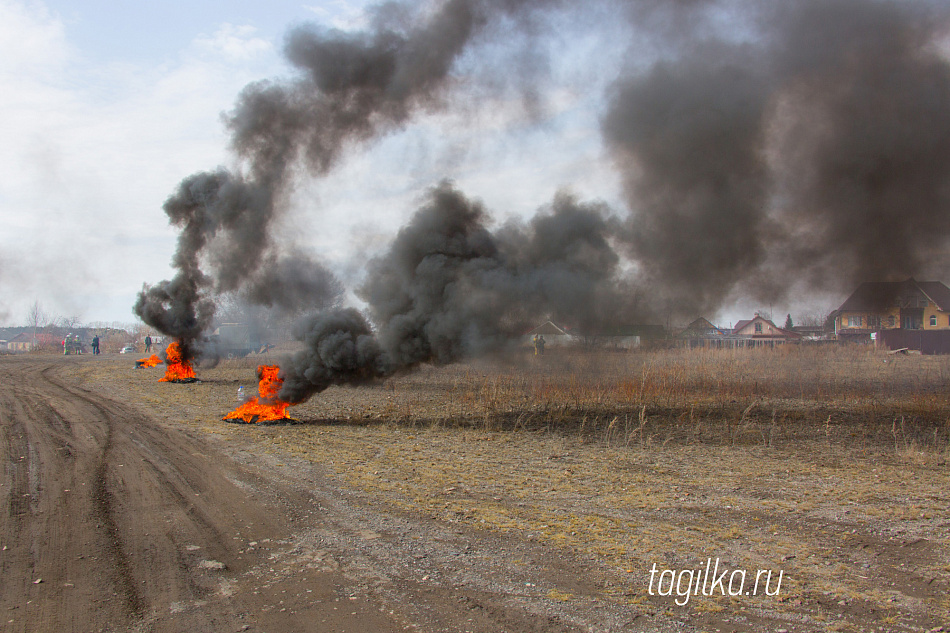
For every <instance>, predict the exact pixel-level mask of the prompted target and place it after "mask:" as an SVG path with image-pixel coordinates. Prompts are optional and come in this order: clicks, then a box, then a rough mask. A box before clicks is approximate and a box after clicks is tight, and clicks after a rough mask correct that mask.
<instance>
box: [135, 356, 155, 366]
mask: <svg viewBox="0 0 950 633" xmlns="http://www.w3.org/2000/svg"><path fill="white" fill-rule="evenodd" d="M161 362H162V359H161V358H159V357H158V356H157V355H156V354H152V355H151V356H149V357H148V358H141V359H139V360H137V361H135V366H136V367H155V366H156V365H158V364H160V363H161Z"/></svg>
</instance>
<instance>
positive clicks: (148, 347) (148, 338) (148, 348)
mask: <svg viewBox="0 0 950 633" xmlns="http://www.w3.org/2000/svg"><path fill="white" fill-rule="evenodd" d="M151 351H152V337H151V336H149V335H148V334H146V335H145V353H146V354H148V353H149V352H151Z"/></svg>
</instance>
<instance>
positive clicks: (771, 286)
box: [136, 0, 950, 401]
mask: <svg viewBox="0 0 950 633" xmlns="http://www.w3.org/2000/svg"><path fill="white" fill-rule="evenodd" d="M552 10H559V11H560V10H568V11H570V10H577V11H587V10H588V5H586V4H582V5H577V7H574V6H572V5H569V3H563V2H553V1H552V2H545V1H542V0H535V1H528V0H525V1H518V0H448V1H445V2H441V3H437V4H435V5H429V4H423V3H417V4H409V3H407V4H395V3H387V4H385V5H381V6H380V7H378V8H377V9H376V10H375V12H374V13H373V20H372V22H371V26H370V28H368V29H367V30H366V31H364V32H361V33H342V32H339V31H333V30H327V29H322V28H319V27H313V26H302V27H297V28H295V29H293V30H292V31H291V32H290V34H289V35H288V38H287V45H286V49H285V53H286V56H287V59H288V60H289V61H290V63H291V64H292V65H293V66H294V68H295V69H296V71H297V72H298V74H297V76H296V78H294V79H292V80H290V81H265V82H259V83H255V84H252V85H250V86H248V87H247V88H246V89H245V90H244V91H243V93H242V94H241V96H240V98H239V100H238V103H237V105H236V107H235V109H234V110H233V111H232V112H231V113H230V114H229V115H228V117H227V121H228V126H229V128H230V130H231V133H232V146H233V149H234V151H235V153H236V156H237V158H238V159H239V164H240V167H239V170H238V171H235V172H229V171H225V170H218V171H215V172H210V173H203V174H197V175H195V176H192V177H189V178H188V179H186V180H185V181H184V182H183V183H182V184H181V186H180V188H179V191H178V192H176V193H175V195H173V196H172V198H170V199H169V201H168V202H167V203H166V205H165V210H166V212H167V213H168V215H169V218H170V220H171V222H172V223H173V224H175V225H176V226H178V227H180V228H181V231H182V232H181V237H180V239H179V247H178V252H177V253H176V256H175V260H174V263H175V266H176V268H177V269H178V271H179V272H178V274H177V275H176V277H175V278H174V279H173V280H172V281H167V282H161V283H159V284H156V285H155V286H153V287H151V288H146V289H145V290H144V291H143V293H142V295H141V296H140V298H139V301H138V303H137V304H136V313H137V314H139V315H140V316H141V317H142V318H143V320H145V321H146V322H147V323H149V324H151V325H154V326H155V327H157V328H158V329H159V330H161V331H162V332H164V333H166V334H171V335H173V336H178V337H179V338H184V339H186V340H192V341H197V340H198V337H200V334H201V332H202V331H204V329H205V328H207V327H208V325H209V323H210V321H211V319H212V317H213V308H212V307H211V306H212V305H213V304H212V299H213V298H214V297H215V296H217V295H219V294H220V293H234V292H237V293H242V296H245V297H247V299H248V301H251V302H256V303H259V304H264V305H272V304H273V305H284V304H287V305H294V306H298V307H299V306H302V305H307V304H308V303H310V304H311V305H312V307H314V308H318V307H325V306H328V305H333V304H334V303H336V302H337V301H338V298H339V292H338V290H339V285H338V283H336V282H335V280H334V279H333V278H332V276H330V275H329V273H327V272H326V271H325V270H324V269H322V268H320V267H319V265H318V264H314V263H313V261H314V260H313V259H312V258H307V257H303V256H301V257H298V256H294V255H292V256H290V259H287V258H285V257H283V256H282V255H280V253H282V252H283V251H284V250H285V249H281V248H280V246H281V245H278V244H275V243H274V238H273V237H272V226H273V225H274V222H275V220H277V219H279V218H280V217H281V216H282V211H283V209H284V207H285V206H286V205H287V203H288V198H289V195H290V193H291V192H292V190H293V186H294V180H295V179H296V178H299V177H301V174H302V173H306V174H310V175H311V176H312V175H316V176H321V177H325V176H327V175H329V174H330V173H331V171H332V169H333V167H334V166H335V165H337V164H338V162H339V161H341V160H343V159H344V158H345V156H346V154H347V153H348V152H352V151H356V150H358V149H360V148H361V147H362V146H365V145H366V144H367V143H369V142H371V141H373V140H374V139H377V138H379V137H380V136H382V135H385V134H387V133H390V132H392V131H394V130H398V129H400V128H401V127H403V126H405V125H406V124H408V123H409V122H410V121H411V120H412V118H413V117H414V116H416V115H417V114H419V113H422V112H432V111H436V110H438V109H440V108H444V107H447V106H449V105H451V104H452V103H453V99H452V96H453V91H454V90H456V89H457V88H458V87H459V86H462V85H464V84H466V82H467V81H469V80H471V77H461V76H456V75H455V73H457V72H458V70H459V67H460V65H461V66H464V67H465V68H469V69H472V68H474V69H475V70H474V71H473V72H474V75H475V76H477V75H478V72H479V68H478V54H479V51H480V50H484V49H480V48H479V47H480V46H482V45H484V46H486V47H487V48H491V45H492V44H496V43H499V42H500V41H501V37H504V38H508V39H506V40H505V44H509V43H510V42H509V41H508V40H510V39H517V38H519V37H521V38H525V39H526V41H540V39H542V38H544V37H545V36H547V35H549V33H547V32H545V30H544V29H543V28H539V24H540V23H541V22H542V21H538V22H535V21H534V20H533V18H534V17H535V16H536V15H543V14H544V13H545V12H549V11H552ZM590 15H596V16H600V15H603V16H605V19H607V20H611V23H612V24H613V23H615V22H616V21H617V20H619V19H621V18H626V19H627V20H629V24H630V36H631V41H632V42H633V44H632V45H631V49H630V50H631V52H630V55H629V60H628V61H629V63H628V65H627V66H626V67H625V68H624V69H623V70H622V72H621V73H620V75H619V76H618V77H617V78H616V80H615V81H614V82H613V84H612V85H611V86H610V88H609V90H608V92H607V94H606V95H605V99H606V107H605V110H604V115H603V117H602V121H601V132H602V136H603V140H604V145H605V149H606V151H607V152H609V153H610V155H611V156H612V157H613V158H614V160H615V165H616V167H617V169H618V170H619V172H620V175H621V178H622V182H623V188H624V194H625V199H626V203H627V207H628V208H627V209H626V210H625V212H624V213H622V214H620V215H621V216H622V217H618V214H616V213H614V212H612V211H611V210H610V209H607V208H606V207H605V206H604V205H601V204H584V203H580V202H578V201H577V200H574V199H573V198H571V197H570V196H569V195H566V194H558V195H557V196H556V197H555V198H554V201H553V202H552V204H551V205H549V206H547V207H545V208H543V209H542V210H541V211H540V212H539V214H538V215H537V216H536V217H535V218H533V219H530V220H528V221H526V222H521V223H519V222H509V223H507V224H503V225H501V226H499V227H495V226H493V224H492V221H491V218H490V217H489V214H488V213H487V211H486V210H485V209H484V208H483V207H482V205H481V204H480V203H478V202H477V201H474V200H471V199H469V198H467V197H466V196H465V195H463V194H462V193H461V192H460V191H458V190H457V189H455V188H454V187H453V186H452V185H451V184H449V183H447V182H446V183H442V184H440V185H438V186H436V187H434V188H433V189H432V190H431V191H430V192H429V194H428V195H427V196H426V197H425V199H424V200H423V203H422V204H421V206H420V209H419V211H418V212H417V213H416V214H415V216H414V217H413V218H412V220H411V222H410V223H409V224H408V225H407V226H406V227H404V228H403V229H402V230H401V231H400V232H399V234H398V235H397V236H396V237H395V238H394V241H393V243H392V246H391V248H390V249H389V250H388V251H387V252H386V253H385V254H383V255H382V256H380V257H379V258H377V259H376V260H374V261H372V262H370V264H369V265H368V266H367V268H366V278H365V281H364V282H363V283H362V285H361V287H360V288H359V290H358V294H359V296H360V297H361V298H362V299H363V300H365V301H366V303H367V306H368V307H367V317H366V318H364V317H361V316H360V315H358V314H356V313H354V312H353V311H352V310H344V311H340V310H334V311H331V312H328V313H326V314H323V315H320V316H316V317H312V318H311V319H310V320H308V321H307V324H306V325H305V326H302V329H301V330H299V334H300V336H301V337H302V338H303V339H304V340H305V341H306V343H307V346H308V347H307V351H306V352H304V353H303V354H301V355H300V356H298V357H296V358H295V359H294V360H293V361H292V362H288V363H287V365H286V367H284V368H283V369H284V372H283V373H284V376H285V380H286V381H287V383H286V384H287V386H286V387H285V391H286V393H285V395H287V396H288V399H291V400H293V401H299V399H300V398H304V397H306V396H308V395H310V394H312V393H316V392H318V391H319V390H321V389H323V388H326V386H328V385H330V384H335V383H336V382H340V381H356V382H360V381H363V380H367V379H371V378H372V377H373V376H382V375H388V374H390V373H392V372H394V371H401V370H403V369H406V368H410V367H413V366H415V365H417V364H419V363H425V362H440V363H444V362H452V361H454V360H457V359H459V358H463V357H465V356H467V355H471V354H478V353H481V352H484V351H486V350H491V349H495V348H497V347H498V346H499V345H502V344H504V341H505V340H507V339H508V338H509V337H510V336H511V335H512V334H514V333H519V332H520V331H523V328H524V327H525V326H526V325H532V324H536V323H537V321H538V319H539V318H554V319H556V320H561V321H563V322H565V323H570V324H574V325H576V326H577V327H578V329H579V330H582V331H586V332H603V331H608V330H610V329H611V328H615V327H617V326H619V325H625V324H631V323H637V322H639V323H644V322H657V321H667V319H669V318H671V317H672V318H675V319H685V318H694V317H695V316H697V315H700V314H706V315H708V316H712V314H714V313H715V312H716V311H717V310H719V309H720V308H722V307H723V305H724V304H725V303H726V302H727V301H729V300H732V299H735V298H738V297H748V298H752V299H756V300H759V301H778V300H781V299H782V298H784V297H786V296H788V294H789V293H790V292H791V291H792V290H795V291H796V292H807V291H811V290H847V289H849V288H850V287H853V285H854V284H856V283H857V282H859V281H864V280H867V279H892V278H900V277H905V276H908V275H916V276H924V277H929V276H939V275H941V274H944V273H945V272H946V271H947V270H948V264H950V261H948V256H947V255H946V253H947V252H950V251H948V249H947V246H950V222H948V217H950V186H948V185H947V183H948V182H950V63H948V56H950V52H948V46H947V43H946V39H947V33H950V7H948V6H947V5H946V3H937V2H928V1H926V0H919V1H913V0H910V1H898V0H789V1H788V2H782V3H758V2H751V0H748V1H747V0H730V1H726V0H721V1H715V0H707V1H702V0H694V1H675V0H669V1H661V0H639V1H637V0H631V1H629V2H621V1H610V0H604V1H603V3H602V4H600V5H599V7H598V11H597V12H592V13H590ZM595 28H596V26H595ZM491 38H496V40H492V39H491ZM510 45H511V47H512V49H516V48H517V47H518V44H517V43H514V44H510ZM496 49H497V47H496ZM495 52H497V50H495ZM469 53H472V54H471V55H469ZM463 58H464V59H465V64H460V60H462V59H463ZM492 59H495V58H494V57H493V58H492ZM512 61H513V64H512V68H517V69H518V76H519V77H522V75H524V79H525V81H526V84H527V86H526V88H525V90H526V92H531V93H532V95H533V97H532V98H534V97H538V98H543V96H540V97H539V95H543V92H544V91H545V90H547V89H549V88H550V87H551V86H550V84H548V83H546V82H548V81H550V79H551V78H550V76H548V75H547V65H546V64H544V63H542V62H540V61H537V60H535V61H536V62H537V63H534V62H532V63H530V64H524V63H515V62H516V60H512ZM594 63H598V62H597V61H595V62H594ZM506 70H508V69H506V68H502V69H495V72H494V76H495V77H497V76H498V75H503V74H504V73H505V72H506ZM485 72H486V75H491V74H492V72H491V71H485ZM488 83H489V84H491V82H488ZM501 84H504V82H501ZM471 90H472V92H475V93H477V92H478V88H475V89H471ZM469 107H470V106H469ZM300 167H303V168H304V169H303V170H301V169H299V168H300ZM502 211H504V210H502ZM371 325H372V326H374V327H375V329H374V327H371Z"/></svg>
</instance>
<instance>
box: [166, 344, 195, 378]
mask: <svg viewBox="0 0 950 633" xmlns="http://www.w3.org/2000/svg"><path fill="white" fill-rule="evenodd" d="M165 358H166V362H167V363H168V367H167V368H166V369H165V376H164V377H163V378H161V379H160V380H159V382H173V381H176V380H181V381H192V380H196V379H197V376H196V375H195V370H194V369H192V367H191V361H190V360H184V359H183V358H182V355H181V348H180V347H179V346H178V342H177V341H176V342H174V343H172V344H171V345H169V346H168V347H167V348H165Z"/></svg>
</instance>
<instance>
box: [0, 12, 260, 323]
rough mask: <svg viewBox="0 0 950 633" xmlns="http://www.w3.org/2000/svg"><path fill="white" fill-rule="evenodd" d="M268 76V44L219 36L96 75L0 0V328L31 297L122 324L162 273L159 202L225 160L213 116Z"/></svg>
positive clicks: (164, 255)
mask: <svg viewBox="0 0 950 633" xmlns="http://www.w3.org/2000/svg"><path fill="white" fill-rule="evenodd" d="M167 57H168V56H166V58H167ZM172 58H174V57H172ZM277 67H278V63H277V57H276V54H275V53H274V51H273V46H272V45H271V44H270V43H269V42H266V41H265V40H262V39H260V38H257V37H255V35H254V31H253V29H250V28H249V27H238V26H233V25H228V24H225V25H223V26H222V27H221V28H220V29H218V30H217V31H216V32H215V35H214V36H212V37H210V38H208V37H203V36H197V37H196V40H195V41H194V42H193V44H192V45H191V46H190V47H188V48H187V49H186V50H185V51H183V52H181V53H180V54H179V55H178V56H177V60H176V61H175V62H173V63H169V62H167V61H166V62H165V63H156V64H154V65H147V64H130V63H124V62H120V63H110V64H106V65H95V64H93V63H91V62H90V61H89V60H88V59H87V58H84V57H83V56H82V54H81V51H77V50H75V49H74V48H73V47H72V46H71V44H70V42H69V33H68V26H67V27H64V25H63V23H62V21H60V20H59V19H58V18H57V16H55V15H53V14H52V13H50V12H49V11H48V10H47V9H46V8H44V7H43V6H42V5H41V4H38V3H25V2H14V1H11V0H0V78H2V80H3V82H4V89H3V90H2V91H0V120H2V121H4V133H3V142H2V143H0V172H2V173H3V174H4V177H3V178H2V179H0V252H2V253H3V254H4V259H5V265H4V266H3V267H2V268H0V316H4V317H5V320H6V321H8V322H9V321H13V322H16V321H18V320H22V316H23V314H24V313H25V310H26V307H27V306H28V305H29V304H31V303H32V302H33V300H34V299H38V300H40V301H41V302H42V303H43V304H44V306H46V308H47V310H48V311H50V312H52V313H58V314H71V315H79V316H81V317H82V318H84V319H87V320H105V321H113V320H117V319H118V320H123V321H131V320H133V316H132V313H131V306H132V303H133V301H134V297H135V294H136V292H137V291H138V289H139V288H140V287H141V284H142V283H143V282H145V281H148V282H156V281H159V280H161V279H163V278H167V277H168V275H169V267H168V261H169V260H170V258H171V255H172V253H173V251H174V240H175V237H176V233H175V231H174V230H173V229H172V228H171V227H169V226H168V224H167V220H166V218H165V215H164V213H163V212H162V203H163V202H164V200H165V199H166V198H167V197H168V195H169V194H171V193H172V191H173V189H174V188H175V186H176V185H177V183H178V182H179V181H180V180H181V179H182V178H183V177H185V176H187V175H189V174H191V173H193V172H195V171H199V170H204V169H213V168H215V167H216V166H217V165H220V164H222V163H225V162H226V161H228V160H230V156H229V154H228V152H227V134H226V130H224V126H223V124H222V122H221V113H222V112H223V111H227V110H229V109H230V108H231V107H232V105H233V103H234V99H235V96H236V95H237V94H238V92H239V91H240V90H241V88H243V87H244V86H245V85H246V84H247V83H248V82H250V81H253V80H256V79H259V78H261V77H267V76H270V75H272V74H274V72H275V70H276V68H277ZM106 306H108V307H106ZM117 306H118V309H119V313H118V314H116V313H114V311H115V310H116V309H117ZM123 306H125V307H123ZM104 311H107V312H105V313H104Z"/></svg>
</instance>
